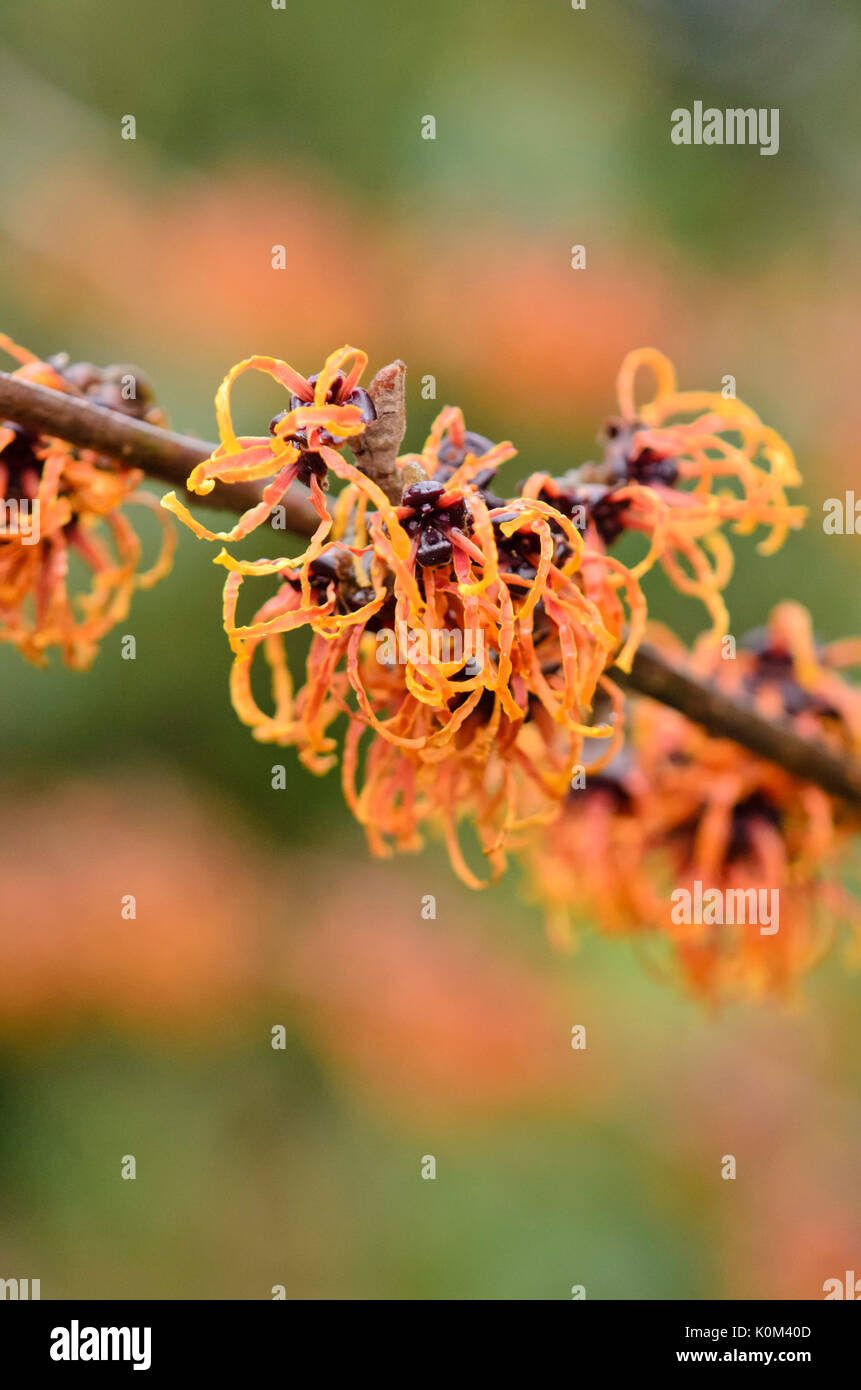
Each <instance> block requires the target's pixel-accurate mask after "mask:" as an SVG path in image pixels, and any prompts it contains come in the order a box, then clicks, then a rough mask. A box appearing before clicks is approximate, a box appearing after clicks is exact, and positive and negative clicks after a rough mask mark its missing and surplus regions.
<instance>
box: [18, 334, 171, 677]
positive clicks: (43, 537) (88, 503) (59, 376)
mask: <svg viewBox="0 0 861 1390" xmlns="http://www.w3.org/2000/svg"><path fill="white" fill-rule="evenodd" d="M0 347H3V348H4V349H5V350H6V351H7V352H8V353H9V354H10V356H12V357H13V358H14V359H15V360H16V361H18V362H19V363H20V364H21V365H20V366H19V367H18V368H17V370H16V371H15V372H14V373H13V375H15V376H20V377H22V378H24V379H25V380H27V381H32V382H36V383H37V384H40V385H43V386H49V387H52V388H53V389H54V390H57V391H63V392H67V393H69V394H72V395H83V396H87V397H88V398H89V399H91V400H93V401H95V402H97V403H98V404H100V405H102V406H105V407H107V408H108V409H111V410H122V411H125V412H126V413H129V414H132V415H135V416H136V417H138V418H140V419H145V420H147V421H148V422H149V423H150V424H156V425H162V424H164V416H163V414H162V412H161V411H160V410H158V409H157V407H156V406H155V405H154V404H153V402H152V398H151V395H150V392H149V389H148V387H147V386H146V384H145V383H144V382H143V381H142V379H141V378H140V377H137V378H136V381H135V388H136V389H135V393H134V397H132V398H130V399H127V398H126V393H125V391H124V389H123V385H122V379H123V377H124V376H125V374H126V373H127V372H128V370H129V369H126V368H119V367H117V368H108V369H106V370H105V371H101V370H99V369H98V368H96V367H93V366H91V364H89V363H86V362H78V363H70V362H69V359H68V357H66V356H65V354H62V355H58V356H56V357H53V358H51V359H50V360H48V361H46V362H43V361H40V360H39V358H37V357H34V356H33V354H32V353H29V352H27V351H25V350H24V349H23V348H20V347H18V346H17V345H16V344H14V343H12V342H11V341H10V340H9V339H8V338H6V337H5V336H2V335H0ZM142 481H143V474H142V473H141V472H140V471H138V470H136V469H130V468H124V467H122V466H121V465H118V464H115V463H113V462H111V461H110V460H108V459H105V458H101V457H99V456H98V455H96V454H95V453H93V452H92V451H91V450H88V449H76V448H73V447H72V445H70V444H67V443H65V442H64V441H63V440H60V439H56V438H53V437H50V436H47V435H40V434H33V433H31V432H29V431H27V430H24V429H22V428H21V427H20V426H18V425H15V424H11V423H7V422H3V421H0V642H8V643H11V644H12V645H14V646H15V647H16V648H17V649H18V650H19V651H20V652H21V654H22V655H23V656H24V657H26V658H27V660H29V661H31V662H34V663H35V664H37V665H44V664H45V662H46V660H47V653H48V651H49V649H50V648H52V647H56V648H59V650H60V651H61V653H62V656H63V659H64V660H65V661H66V663H67V664H68V665H69V666H71V667H73V668H75V669H78V670H80V669H84V668H86V667H87V666H89V665H90V663H91V662H92V660H93V658H94V657H95V655H96V653H97V651H98V644H99V642H100V641H101V639H102V638H103V637H104V635H105V634H106V633H107V632H108V631H109V630H110V629H111V628H112V627H113V626H114V625H115V624H116V623H118V622H119V621H121V620H122V619H123V618H124V617H125V616H126V614H127V613H128V610H129V605H130V603H131V599H132V596H133V594H134V593H135V591H136V590H137V589H147V588H151V587H152V585H153V584H155V583H156V582H157V581H158V580H159V579H160V578H162V576H163V575H164V574H166V573H167V571H168V570H169V569H170V565H171V559H172V555H173V547H174V543H175V537H174V531H173V527H172V525H171V524H170V522H169V520H168V518H167V517H165V516H164V515H163V513H161V512H160V511H159V508H158V502H157V499H156V498H154V497H153V496H151V495H150V494H149V493H146V492H142V491H140V490H139V489H140V484H141V482H142ZM131 504H134V505H137V506H142V507H145V508H148V509H149V510H150V511H151V512H152V513H153V514H154V515H155V517H156V518H157V520H158V521H159V523H160V525H161V530H162V545H161V550H160V554H159V556H158V558H157V559H156V561H155V562H154V564H153V565H152V567H151V568H149V569H147V570H141V569H140V563H141V555H142V546H141V542H140V539H139V537H138V535H137V533H136V531H135V529H134V527H133V526H132V524H131V522H130V520H129V518H128V515H127V508H128V507H129V505H131ZM75 561H78V562H80V565H81V566H82V567H83V569H84V570H85V571H88V572H89V574H90V585H89V590H88V591H85V592H80V593H73V592H72V590H73V589H74V588H75V581H74V569H72V570H71V572H70V566H71V565H72V564H73V563H74V562H75Z"/></svg>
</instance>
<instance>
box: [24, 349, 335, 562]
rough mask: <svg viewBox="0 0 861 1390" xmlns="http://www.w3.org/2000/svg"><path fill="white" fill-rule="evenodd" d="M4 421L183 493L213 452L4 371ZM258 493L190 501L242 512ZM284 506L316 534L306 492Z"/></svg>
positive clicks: (292, 523) (223, 489)
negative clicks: (190, 477)
mask: <svg viewBox="0 0 861 1390" xmlns="http://www.w3.org/2000/svg"><path fill="white" fill-rule="evenodd" d="M2 420H12V421H13V422H14V423H15V424H16V425H22V426H23V427H24V429H28V430H33V431H34V432H35V433H37V434H46V435H50V436H52V437H54V438H55V439H65V440H67V442H68V443H69V444H76V445H77V446H78V448H80V449H92V450H94V451H95V452H96V453H97V454H104V455H105V456H106V457H107V458H111V459H116V460H118V461H119V462H120V463H124V464H126V465H127V466H128V467H129V468H142V469H143V471H144V472H145V473H148V474H149V476H150V477H151V478H159V479H160V480H161V481H162V482H165V483H171V484H172V485H173V486H174V487H176V488H179V490H180V492H181V493H184V492H185V480H186V478H187V477H188V475H189V473H190V472H191V470H192V468H194V466H195V464H198V463H201V462H202V461H203V460H204V459H207V458H209V456H210V454H211V453H212V452H213V450H214V448H215V445H214V444H207V443H206V441H205V440H202V439H193V438H192V437H191V436H190V435H187V434H174V433H173V432H172V431H171V430H163V429H159V428H158V427H157V426H155V425H148V424H146V422H145V421H143V420H135V419H134V418H133V417H132V416H130V415H123V414H122V413H121V412H120V411H118V410H109V409H108V407H107V406H103V405H97V404H96V403H95V402H94V401H90V400H87V398H86V397H85V396H73V395H71V394H66V392H64V391H54V390H52V389H51V387H49V386H39V385H37V384H36V383H35V382H32V381H24V380H22V379H21V378H20V377H15V376H10V375H9V373H8V372H0V421H2ZM296 487H297V488H298V484H297V485H296ZM260 494H261V488H260V486H259V485H258V484H256V483H235V484H231V485H230V486H227V485H225V484H222V483H216V485H215V488H214V490H213V491H212V492H210V493H208V494H207V495H206V496H205V497H198V496H196V495H194V496H193V498H192V499H191V500H192V501H193V502H194V503H195V504H196V505H198V506H201V507H213V508H217V509H218V510H220V511H230V512H244V511H247V510H248V508H249V507H253V506H255V505H256V503H258V502H259V501H260ZM283 506H284V508H285V512H286V527H287V529H288V530H291V531H296V532H300V533H302V534H303V535H305V534H308V535H310V534H311V532H313V530H314V528H315V526H316V525H317V523H318V522H319V517H318V516H317V513H316V512H315V511H314V508H313V507H312V506H311V503H310V501H309V500H308V493H307V491H306V490H305V489H304V488H303V489H301V490H300V491H297V492H296V493H295V496H294V489H293V488H291V489H290V493H289V494H288V496H287V497H286V498H285V499H284V502H283Z"/></svg>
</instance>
